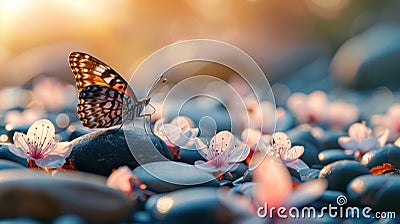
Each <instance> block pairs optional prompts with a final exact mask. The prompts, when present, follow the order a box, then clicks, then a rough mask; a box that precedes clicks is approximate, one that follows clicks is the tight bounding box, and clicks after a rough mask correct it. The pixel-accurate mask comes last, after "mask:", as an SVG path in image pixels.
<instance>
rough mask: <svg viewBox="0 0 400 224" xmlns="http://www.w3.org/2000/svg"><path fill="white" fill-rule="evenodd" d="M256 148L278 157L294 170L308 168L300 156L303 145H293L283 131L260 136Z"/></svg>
mask: <svg viewBox="0 0 400 224" xmlns="http://www.w3.org/2000/svg"><path fill="white" fill-rule="evenodd" d="M260 140H261V142H260V143H259V144H258V148H259V150H260V151H261V152H263V153H264V154H265V155H268V156H275V157H277V158H279V159H280V160H281V161H282V162H283V164H285V165H286V166H288V167H291V168H293V169H296V170H301V169H306V168H308V166H307V164H305V163H304V162H303V161H302V160H301V159H299V158H300V156H301V155H303V153H304V147H303V146H293V147H292V142H291V141H290V139H289V137H288V136H287V135H286V134H285V133H283V132H276V133H274V134H272V136H270V137H264V138H260Z"/></svg>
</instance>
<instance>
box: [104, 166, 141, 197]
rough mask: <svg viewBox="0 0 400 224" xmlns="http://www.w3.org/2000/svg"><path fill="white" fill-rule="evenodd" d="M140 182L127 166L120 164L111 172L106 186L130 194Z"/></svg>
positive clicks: (138, 186)
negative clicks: (120, 165)
mask: <svg viewBox="0 0 400 224" xmlns="http://www.w3.org/2000/svg"><path fill="white" fill-rule="evenodd" d="M141 185H142V182H141V181H140V179H139V177H137V176H136V175H135V174H133V173H132V171H131V169H129V167H127V166H122V167H120V168H118V169H117V170H115V171H114V172H112V173H111V175H110V176H109V177H108V179H107V186H108V187H111V188H114V189H117V190H120V191H122V192H124V193H126V194H130V193H131V192H132V191H133V190H134V189H135V188H140V187H141Z"/></svg>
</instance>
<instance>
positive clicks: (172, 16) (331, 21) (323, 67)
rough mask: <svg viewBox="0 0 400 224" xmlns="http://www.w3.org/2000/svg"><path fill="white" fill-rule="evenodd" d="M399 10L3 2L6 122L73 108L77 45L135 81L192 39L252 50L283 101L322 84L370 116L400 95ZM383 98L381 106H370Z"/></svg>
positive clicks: (386, 4)
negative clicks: (72, 59) (145, 64)
mask: <svg viewBox="0 0 400 224" xmlns="http://www.w3.org/2000/svg"><path fill="white" fill-rule="evenodd" d="M399 9H400V1H396V0H387V1H375V0H364V1H353V0H302V1H272V0H263V1H261V0H259V1H257V0H247V1H244V0H243V1H239V0H238V1H236V0H235V1H222V0H171V1H145V0H133V1H128V0H126V1H124V0H115V1H100V0H82V1H69V0H53V1H44V0H38V1H34V0H0V90H1V91H0V110H6V111H9V109H10V108H23V109H19V110H16V111H17V112H14V110H12V111H13V113H14V114H13V115H12V116H10V115H9V118H8V120H7V119H6V114H5V113H3V115H2V119H3V121H2V123H3V125H5V124H7V123H21V124H23V123H29V122H31V121H33V120H35V119H36V118H37V117H40V116H43V114H44V113H46V112H47V111H62V110H64V111H65V110H66V111H68V110H69V109H70V110H71V111H74V110H76V108H75V107H76V90H75V82H74V76H73V74H72V72H71V70H70V68H69V66H68V61H67V58H68V55H69V53H70V52H71V51H75V50H79V51H84V52H87V53H90V54H92V55H94V56H96V57H97V58H99V59H101V60H102V61H104V62H106V63H107V64H108V65H110V66H111V67H113V68H114V69H115V70H117V71H118V72H119V73H120V74H121V75H123V76H124V77H125V78H126V79H127V80H129V79H130V78H131V75H132V74H133V72H134V70H135V68H136V67H137V66H138V65H139V64H140V62H142V61H143V60H144V59H145V58H146V57H148V56H149V55H150V54H152V53H153V52H155V51H156V50H158V49H160V48H162V47H164V46H166V45H169V44H172V43H174V42H177V41H181V40H186V39H193V38H207V39H215V40H220V41H224V42H227V43H229V44H232V45H234V46H236V47H238V48H240V49H242V50H243V51H245V52H246V53H248V54H249V55H250V56H251V57H252V58H253V59H254V60H255V61H256V62H257V63H258V64H259V65H260V66H261V68H262V69H263V71H264V73H265V74H266V75H267V78H268V80H269V81H270V83H271V85H272V88H273V91H274V93H275V97H276V103H277V105H278V106H285V104H286V100H287V98H288V97H289V96H290V95H291V94H292V93H294V92H304V93H310V92H312V91H314V90H318V89H319V90H323V91H325V92H328V93H329V94H328V95H329V97H330V98H333V99H336V98H345V99H347V100H348V101H349V102H351V103H354V104H356V105H359V106H360V107H361V109H360V110H361V115H362V116H365V117H368V116H370V115H371V114H372V113H376V112H385V111H386V109H387V107H388V106H390V105H391V104H392V103H394V102H396V99H397V98H396V96H397V95H396V94H397V92H396V91H397V89H398V87H399V86H400V76H399V75H398V74H399V71H400V68H399V66H400V65H399V64H400V63H398V61H399V58H400V41H399V40H400V29H399V24H400V23H399V22H400V14H399V13H398V11H399ZM183 73H184V72H183ZM46 77H47V78H46ZM48 77H51V78H48ZM16 87H22V89H21V88H16ZM25 90H29V91H25ZM360 94H361V95H362V96H372V98H371V97H369V99H370V100H369V101H368V102H365V98H363V97H361V98H360V97H359V96H360ZM374 97H377V98H376V99H375V98H374ZM374 99H375V101H374ZM382 99H383V100H382ZM376 102H380V103H381V104H382V107H374V106H372V107H371V105H374V104H375V103H376ZM67 105H70V106H67ZM363 106H366V107H371V108H373V109H372V111H371V110H366V109H364V108H363ZM27 108H28V109H34V111H30V110H27ZM65 108H67V109H65ZM68 108H69V109H68ZM26 111H28V112H26ZM38 111H39V112H38ZM17 113H19V114H17ZM22 113H25V114H22ZM58 115H59V113H57V115H55V117H54V119H56V118H57V116H58ZM63 117H64V119H63V118H62V117H61V118H59V119H60V122H61V121H65V116H63ZM68 122H69V121H68ZM61 123H62V122H61ZM61 126H62V125H61Z"/></svg>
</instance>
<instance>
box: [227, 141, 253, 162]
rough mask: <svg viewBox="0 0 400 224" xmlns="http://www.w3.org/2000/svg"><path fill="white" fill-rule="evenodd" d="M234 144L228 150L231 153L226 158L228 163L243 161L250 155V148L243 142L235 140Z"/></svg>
mask: <svg viewBox="0 0 400 224" xmlns="http://www.w3.org/2000/svg"><path fill="white" fill-rule="evenodd" d="M235 142H236V144H235V145H234V146H232V148H231V149H230V150H231V151H230V152H231V153H230V155H229V156H228V159H227V162H228V163H237V162H241V161H243V160H245V159H246V158H247V156H248V155H249V153H250V147H249V146H248V145H246V144H244V143H243V142H241V141H239V140H238V139H235Z"/></svg>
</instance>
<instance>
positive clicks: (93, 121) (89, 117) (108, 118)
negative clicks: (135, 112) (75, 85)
mask: <svg viewBox="0 0 400 224" xmlns="http://www.w3.org/2000/svg"><path fill="white" fill-rule="evenodd" d="M132 105H133V101H132V99H131V98H130V97H129V96H127V95H126V94H124V93H123V92H121V91H117V90H115V89H111V88H108V87H106V86H101V85H91V86H87V87H85V88H83V89H82V91H81V92H80V93H79V100H78V117H79V119H80V120H81V122H82V124H83V125H84V126H85V127H88V128H108V127H111V126H114V125H119V124H122V122H123V121H124V120H125V119H132V114H131V113H132V112H131V111H130V110H129V108H131V107H132Z"/></svg>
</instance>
